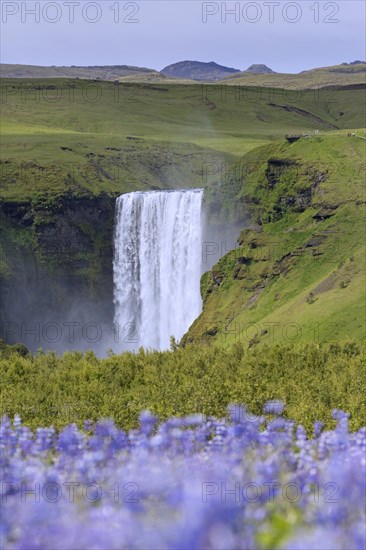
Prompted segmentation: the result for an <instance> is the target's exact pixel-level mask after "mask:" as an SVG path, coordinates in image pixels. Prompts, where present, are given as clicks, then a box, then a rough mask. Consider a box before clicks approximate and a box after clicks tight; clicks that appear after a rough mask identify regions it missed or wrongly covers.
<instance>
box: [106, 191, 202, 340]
mask: <svg viewBox="0 0 366 550" xmlns="http://www.w3.org/2000/svg"><path fill="white" fill-rule="evenodd" d="M202 198H203V190H202V189H190V190H181V191H150V192H135V193H127V194H125V195H121V196H120V197H118V199H117V203H116V227H115V241H114V245H115V246H114V250H115V251H114V263H113V276H114V307H115V319H114V321H115V324H116V327H117V328H118V330H119V341H120V342H121V349H136V348H139V347H140V346H143V347H144V348H153V349H160V350H161V349H168V348H169V345H170V336H174V337H175V338H176V340H179V339H180V338H181V337H182V336H183V334H184V333H185V332H186V331H187V329H188V328H189V326H190V325H191V324H192V322H193V321H194V319H195V318H196V317H197V316H198V315H199V314H200V312H201V307H202V302H201V295H200V274H201V239H202V236H201V232H202V219H201V208H202Z"/></svg>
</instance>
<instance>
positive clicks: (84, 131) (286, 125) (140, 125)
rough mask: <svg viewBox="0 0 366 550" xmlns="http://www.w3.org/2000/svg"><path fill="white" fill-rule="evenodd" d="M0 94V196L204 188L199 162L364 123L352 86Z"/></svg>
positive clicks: (45, 85) (49, 83) (14, 88)
mask: <svg viewBox="0 0 366 550" xmlns="http://www.w3.org/2000/svg"><path fill="white" fill-rule="evenodd" d="M223 94H224V95H223ZM1 97H2V105H1V106H2V111H3V112H2V127H1V144H2V166H1V168H2V170H1V172H2V177H1V187H0V197H1V199H2V200H4V201H16V200H22V201H24V200H25V201H30V202H33V201H35V202H37V201H38V200H39V197H40V196H43V198H44V200H47V201H50V202H52V200H57V199H58V197H59V196H60V195H62V194H67V195H73V196H90V195H91V196H94V195H98V194H100V193H102V192H107V193H109V194H111V195H113V196H115V195H118V194H121V193H123V192H128V191H133V190H137V189H141V190H144V189H151V188H174V187H187V186H189V187H195V186H202V185H204V186H206V184H207V187H209V186H210V182H211V180H212V179H213V178H211V177H209V178H208V180H210V181H206V179H207V178H205V175H204V172H205V167H207V166H212V165H213V164H214V163H216V165H223V164H227V165H230V164H231V163H232V162H234V161H236V160H238V159H240V158H241V157H242V155H243V154H245V153H247V152H249V151H250V150H252V149H253V148H255V147H257V146H259V145H261V144H265V143H270V142H271V141H272V140H274V139H278V138H280V137H282V136H283V135H284V134H286V133H289V132H312V131H314V130H320V131H330V130H332V129H334V128H349V127H360V126H364V124H363V123H362V122H361V121H362V120H363V119H364V105H363V92H362V90H355V89H352V88H351V89H346V88H343V89H342V88H341V89H338V90H336V91H329V90H320V91H319V92H318V91H316V92H314V91H310V90H309V91H302V92H300V93H299V94H297V97H295V98H291V97H288V94H287V92H286V91H285V90H270V91H269V90H268V89H265V88H247V89H246V90H245V91H243V90H242V91H240V93H239V95H238V94H237V93H236V92H235V90H233V89H230V90H227V89H226V88H225V93H224V92H223V88H220V87H218V86H206V85H198V84H196V85H190V86H184V85H177V84H175V85H172V84H167V85H164V86H162V85H151V84H120V85H116V84H115V83H112V82H90V81H82V80H70V79H62V78H60V79H53V80H52V79H46V80H43V79H39V80H37V81H29V80H22V79H3V81H2V88H1ZM94 98H97V100H96V101H94ZM209 176H211V175H210V174H209ZM208 196H209V195H208Z"/></svg>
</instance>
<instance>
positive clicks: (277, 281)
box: [184, 133, 366, 346]
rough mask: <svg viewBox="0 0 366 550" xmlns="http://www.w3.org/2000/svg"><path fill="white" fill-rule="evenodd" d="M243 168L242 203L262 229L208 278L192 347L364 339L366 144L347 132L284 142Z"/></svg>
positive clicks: (249, 233)
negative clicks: (197, 345)
mask: <svg viewBox="0 0 366 550" xmlns="http://www.w3.org/2000/svg"><path fill="white" fill-rule="evenodd" d="M254 160H255V161H256V162H254ZM274 161H277V166H278V163H279V162H282V165H280V168H279V169H277V173H275V172H272V173H271V172H269V170H272V169H273V166H274ZM291 162H292V163H296V165H294V164H291ZM246 163H247V165H248V166H249V168H248V170H247V172H245V166H246ZM271 163H272V164H271ZM241 165H242V169H243V170H242V171H243V172H245V176H243V178H242V181H241V184H242V187H241V189H240V190H239V191H238V194H237V200H241V201H243V202H244V204H246V205H248V207H249V209H250V210H251V213H252V216H253V219H254V220H255V221H256V222H257V225H255V226H253V229H246V230H244V231H243V232H242V235H241V237H240V246H238V249H237V250H235V251H232V252H229V253H228V254H227V255H226V256H224V257H223V258H222V259H221V260H220V261H219V262H218V264H217V265H216V266H214V268H213V269H212V271H211V272H209V273H207V274H205V275H204V277H203V279H202V285H201V287H202V295H203V299H204V307H203V312H202V314H201V316H200V317H199V318H198V319H197V320H196V321H195V323H194V324H193V325H192V327H191V328H190V330H189V332H188V334H187V335H186V336H185V338H184V342H187V341H192V340H193V341H199V342H206V343H208V342H212V341H220V342H221V343H222V344H223V345H230V344H232V343H233V342H239V341H240V342H242V343H244V344H245V345H246V346H253V345H262V344H264V343H266V344H270V343H275V342H310V341H313V342H314V341H315V342H324V341H325V342H332V341H338V340H342V339H347V338H356V339H357V340H360V341H361V340H364V339H365V336H366V316H365V311H364V304H365V298H366V297H365V288H366V285H365V250H364V236H365V224H364V219H365V218H364V216H365V191H364V177H363V174H364V168H365V148H364V144H363V142H362V141H361V140H357V139H355V138H349V137H347V136H346V135H344V134H343V133H342V134H340V133H333V134H327V135H322V136H321V137H319V136H316V137H312V138H303V139H301V140H299V141H298V142H296V143H294V144H292V145H290V144H288V143H287V142H279V143H277V144H273V145H270V146H265V147H262V148H259V149H256V150H255V151H253V152H252V153H251V154H249V155H247V156H246V157H244V158H243V159H242V161H241ZM271 166H272V168H271ZM273 178H275V181H273ZM268 179H269V180H270V181H268ZM316 182H318V183H316ZM305 203H306V204H305Z"/></svg>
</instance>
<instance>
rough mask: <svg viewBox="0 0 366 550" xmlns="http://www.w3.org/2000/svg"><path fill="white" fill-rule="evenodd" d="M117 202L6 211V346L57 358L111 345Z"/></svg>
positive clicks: (9, 206)
mask: <svg viewBox="0 0 366 550" xmlns="http://www.w3.org/2000/svg"><path fill="white" fill-rule="evenodd" d="M114 202H115V199H114V198H113V197H110V196H107V195H101V196H99V197H95V198H92V197H91V198H83V199H75V198H63V199H62V200H60V201H58V203H57V204H53V205H48V206H47V207H45V208H44V209H42V210H40V209H38V210H34V209H33V208H32V205H31V204H27V203H23V204H20V203H15V202H12V203H11V202H10V203H9V202H8V203H3V204H2V205H1V207H0V208H1V209H0V229H1V233H2V239H1V240H2V261H1V270H0V283H1V293H0V320H1V329H2V330H1V335H0V338H3V339H4V340H6V341H8V342H10V343H12V342H23V343H24V344H26V345H28V346H29V348H30V349H38V348H39V347H43V348H46V349H47V347H48V348H52V349H56V350H57V349H60V350H61V349H65V347H70V348H73V347H75V348H78V349H87V348H90V347H91V344H93V345H94V344H97V343H98V341H99V340H100V341H101V340H102V339H103V337H104V336H105V334H103V325H104V324H106V323H107V324H108V323H112V321H113V274H112V259H113V227H114ZM83 331H84V334H83ZM101 332H102V334H101ZM104 332H106V330H105V329H104ZM93 340H94V342H93ZM65 342H66V346H65Z"/></svg>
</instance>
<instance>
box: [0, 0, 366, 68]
mask: <svg viewBox="0 0 366 550" xmlns="http://www.w3.org/2000/svg"><path fill="white" fill-rule="evenodd" d="M1 11H2V13H1V20H2V37H1V61H2V62H3V63H24V64H30V65H137V66H143V67H151V68H154V69H158V70H160V69H162V68H163V67H165V66H166V65H169V64H170V63H175V62H177V61H182V60H185V59H192V60H198V61H216V62H217V63H219V64H222V65H226V66H230V67H234V68H237V69H241V70H242V69H245V68H247V67H248V66H249V65H251V64H252V63H264V64H266V65H268V66H269V67H271V68H272V69H273V70H275V71H277V72H299V71H302V70H306V69H310V68H312V67H321V66H327V65H335V64H338V63H342V62H350V61H354V60H355V59H364V57H365V37H364V27H365V3H364V2H363V0H343V1H337V2H330V1H329V0H326V1H321V0H319V1H314V0H311V1H307V0H298V1H297V2H291V1H288V0H273V1H270V0H268V1H266V0H262V1H243V2H235V1H230V2H221V1H217V2H202V1H200V0H185V1H180V0H173V1H171V0H166V1H164V0H157V1H155V0H144V1H140V0H136V1H134V2H128V1H127V2H126V1H116V0H103V1H100V0H98V1H95V2H93V1H88V0H78V1H77V0H73V1H71V0H56V1H51V0H42V1H38V2H36V1H27V2H24V1H14V2H13V1H6V0H1ZM32 12H33V13H32Z"/></svg>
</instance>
